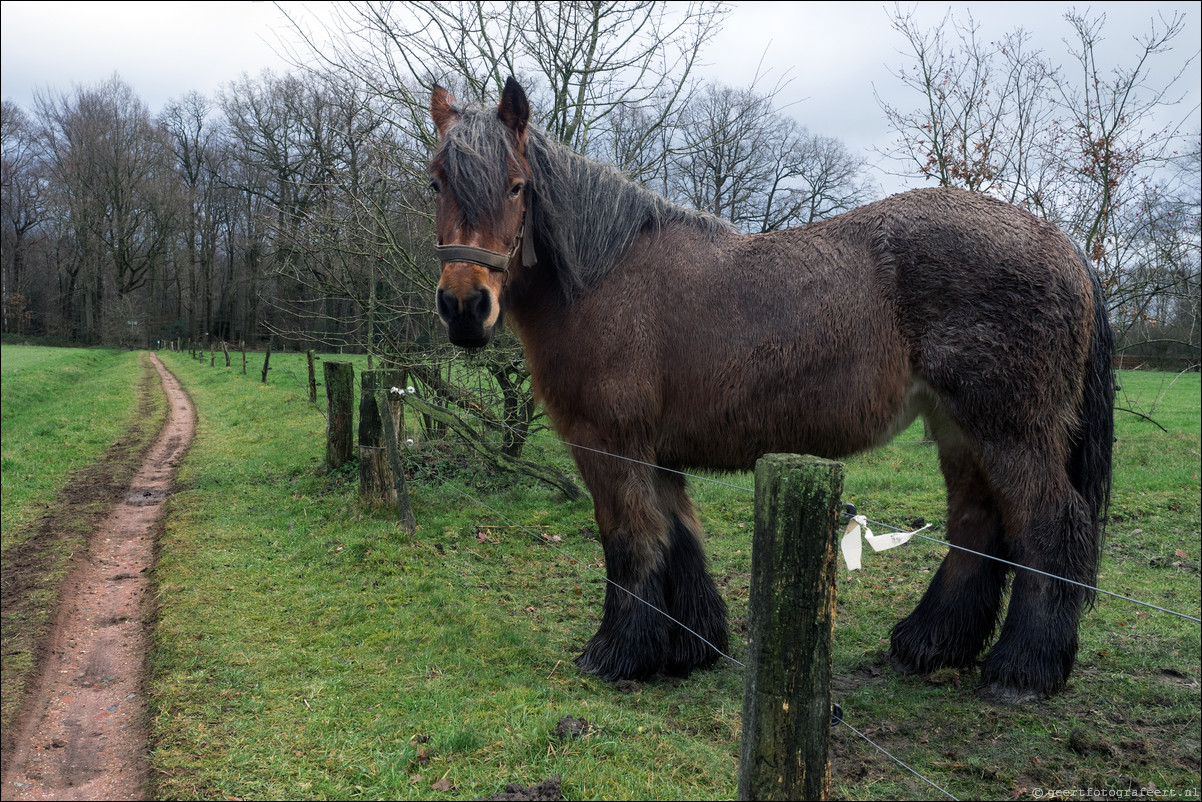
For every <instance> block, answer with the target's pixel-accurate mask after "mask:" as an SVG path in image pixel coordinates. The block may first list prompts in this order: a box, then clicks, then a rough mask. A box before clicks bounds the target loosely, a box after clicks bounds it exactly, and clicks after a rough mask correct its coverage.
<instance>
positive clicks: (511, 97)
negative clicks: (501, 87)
mask: <svg viewBox="0 0 1202 802" xmlns="http://www.w3.org/2000/svg"><path fill="white" fill-rule="evenodd" d="M497 116H498V117H500V118H501V122H503V123H505V127H507V128H508V129H509V130H510V131H513V136H514V138H515V139H517V141H518V144H519V145H521V144H522V143H523V142H525V140H526V125H527V124H528V123H529V122H530V103H529V101H527V100H526V92H525V91H524V90H523V89H522V86H521V84H519V83H518V82H517V81H516V80H514V77H513V76H512V75H511V76H509V79H508V80H507V81H505V91H503V92H502V93H501V103H500V105H498V106H497Z"/></svg>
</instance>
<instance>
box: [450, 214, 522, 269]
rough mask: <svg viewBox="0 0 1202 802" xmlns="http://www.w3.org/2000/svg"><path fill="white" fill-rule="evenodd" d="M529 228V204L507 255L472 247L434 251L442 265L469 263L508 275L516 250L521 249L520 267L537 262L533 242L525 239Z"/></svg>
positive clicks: (462, 246)
mask: <svg viewBox="0 0 1202 802" xmlns="http://www.w3.org/2000/svg"><path fill="white" fill-rule="evenodd" d="M529 227H530V204H529V203H527V204H526V212H525V214H524V215H523V217H522V226H521V228H519V229H518V233H517V236H516V237H514V240H513V247H512V248H510V249H509V253H502V252H500V251H490V250H488V249H487V248H477V247H475V246H474V245H435V246H434V251H435V253H437V254H438V259H439V261H440V262H442V263H443V264H444V265H445V264H447V263H448V262H470V263H471V264H474V265H480V266H481V267H487V268H488V269H489V270H492V271H493V272H494V273H508V272H509V266H510V265H511V264H513V257H514V256H515V255H517V252H518V248H521V249H522V267H533V266H534V265H535V263H536V262H537V261H538V259H537V257H536V256H535V255H534V242H533V240H532V239H531V238H529V237H527V236H526V235H525V234H526V229H527V228H529Z"/></svg>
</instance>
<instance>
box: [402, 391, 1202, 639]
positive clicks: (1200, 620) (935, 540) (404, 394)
mask: <svg viewBox="0 0 1202 802" xmlns="http://www.w3.org/2000/svg"><path fill="white" fill-rule="evenodd" d="M392 392H394V393H396V394H398V395H400V396H401V397H402V398H404V397H407V396H409V395H413V394H414V393H413V392H412V388H408V389H406V390H402V389H401V388H399V387H393V388H392ZM422 403H425V404H429V405H430V406H432V407H435V408H437V409H439V410H441V411H443V412H449V413H461V414H463V415H465V416H466V417H470V418H475V419H476V420H478V421H480V422H482V423H486V424H493V425H496V421H488V420H486V419H484V418H481V417H479V416H477V415H474V414H473V413H471V412H467V411H466V410H462V409H459V408H455V409H453V410H452V409H450V408H448V407H445V406H441V405H439V404H435V403H433V402H432V401H427V400H425V399H422ZM528 436H529V437H533V438H537V439H539V440H545V441H548V442H552V443H558V444H560V445H562V446H566V447H569V448H577V449H581V450H583V451H590V452H592V453H595V454H603V455H605V456H608V457H612V458H614V459H618V460H624V461H626V462H632V463H635V464H637V465H643V466H646V467H648V468H654V469H656V470H660V471H665V472H668V473H674V474H677V475H679V476H684V477H686V478H688V479H695V480H697V481H699V482H708V483H710V484H714V485H720V486H722V487H728V488H732V489H734V490H742V491H743V492H745V493H752V494H754V493H755V488H751V487H745V486H743V485H738V484H734V483H732V482H724V481H722V480H720V479H714V478H712V477H709V476H703V475H701V474H697V473H689V472H687V471H680V470H676V469H674V468H665V467H663V466H662V465H656V464H655V463H653V462H645V461H643V460H640V459H635V458H634V457H626V456H622V455H621V454H612V453H610V452H608V451H603V450H601V449H597V448H591V447H589V446H582V445H578V444H576V443H570V442H568V441H566V440H561V439H559V438H557V437H552V436H550V435H544V434H538V433H532V434H529V435H528ZM1155 439H1181V438H1155ZM903 442H923V441H917V440H915V441H903ZM867 520H869V521H870V522H871V523H873V524H876V525H877V526H884V527H888V528H889V529H891V530H893V531H894V532H901V533H908V534H912V535H913V536H914V537H919V538H922V539H923V540H929V541H930V542H932V543H938V544H939V545H941V546H946V547H947V548H949V549H959V550H960V551H965V552H968V553H969V554H974V555H976V556H978V557H984V558H986V559H989V560H996V561H997V562H1001V563H1005V564H1006V565H1009V566H1011V567H1013V568H1021V569H1023V570H1025V571H1032V572H1034V573H1037V574H1041V575H1043V576H1046V577H1049V578H1051V579H1058V580H1060V581H1062V582H1068V583H1070V584H1073V585H1078V586H1080V587H1082V588H1085V589H1086V590H1091V591H1094V592H1097V593H1102V594H1104V595H1107V596H1113V597H1114V598H1116V599H1123V600H1124V601H1129V602H1132V603H1134V604H1140V605H1143V606H1144V607H1150V608H1152V609H1154V610H1159V611H1161V612H1164V613H1168V614H1170V615H1175V616H1177V617H1179V618H1184V619H1186V620H1187V621H1193V622H1195V623H1200V624H1202V618H1197V617H1195V616H1192V615H1188V614H1186V613H1181V612H1177V611H1175V610H1170V609H1168V608H1165V607H1160V606H1159V605H1155V604H1152V603H1150V602H1145V601H1140V600H1139V599H1135V598H1132V597H1130V596H1124V595H1122V594H1121V593H1114V592H1113V591H1109V590H1103V589H1102V588H1098V587H1094V586H1093V585H1089V584H1086V583H1084V582H1078V581H1077V580H1075V579H1069V578H1067V577H1063V576H1057V575H1056V574H1051V573H1048V572H1047V571H1041V570H1039V569H1038V568H1032V567H1030V566H1028V565H1022V564H1021V563H1016V562H1011V561H1010V560H1004V559H1002V558H1001V557H997V556H994V555H992V554H985V553H983V552H979V551H974V550H972V549H969V548H966V547H964V546H959V545H956V544H955V543H951V542H949V541H947V540H940V539H939V538H934V537H930V536H928V535H923V534H919V533H917V532H910V531H909V530H907V529H905V528H903V527H899V526H894V525H893V524H889V523H885V522H882V521H873V520H871V519H867ZM607 581H608V580H607ZM623 590H625V588H623ZM626 592H627V593H629V591H626ZM644 603H646V602H644ZM698 637H700V636H698Z"/></svg>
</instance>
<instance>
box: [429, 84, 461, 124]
mask: <svg viewBox="0 0 1202 802" xmlns="http://www.w3.org/2000/svg"><path fill="white" fill-rule="evenodd" d="M430 119H432V120H434V127H435V128H436V129H438V135H439V136H442V135H443V134H445V133H446V132H447V129H448V128H450V127H451V126H452V125H454V124H455V121H456V120H458V119H459V112H458V110H456V108H455V98H453V97H451V93H450V92H448V91H447V90H445V89H443V88H442V87H441V86H439V85H438V84H435V85H434V91H433V92H432V93H431V94H430Z"/></svg>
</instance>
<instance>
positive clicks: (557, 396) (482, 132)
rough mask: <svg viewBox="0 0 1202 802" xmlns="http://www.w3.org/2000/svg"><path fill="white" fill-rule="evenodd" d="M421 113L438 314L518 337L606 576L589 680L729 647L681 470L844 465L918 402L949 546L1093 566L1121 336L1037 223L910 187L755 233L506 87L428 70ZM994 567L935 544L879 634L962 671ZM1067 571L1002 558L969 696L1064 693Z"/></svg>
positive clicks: (921, 665)
mask: <svg viewBox="0 0 1202 802" xmlns="http://www.w3.org/2000/svg"><path fill="white" fill-rule="evenodd" d="M430 114H431V118H432V120H433V123H434V126H435V129H436V131H437V134H438V137H439V141H438V144H437V146H436V148H435V150H434V152H433V156H432V158H431V161H430V163H429V176H430V179H431V188H432V190H433V191H434V192H435V193H436V200H435V204H436V214H435V218H436V228H437V237H438V244H437V245H436V248H437V252H438V256H439V259H440V261H441V265H442V273H441V278H440V280H439V284H438V288H437V291H436V296H435V306H436V308H437V312H438V315H439V317H440V318H441V319H442V321H443V322H444V323H445V325H446V330H447V334H448V337H449V339H450V341H451V342H452V343H454V344H456V345H459V346H463V347H466V348H480V347H483V346H485V345H487V344H488V343H489V341H490V340H491V338H492V336H493V335H494V334H495V333H496V332H497V331H498V330H499V328H500V327H501V326H502V325H505V326H509V327H511V328H512V329H513V330H514V331H515V333H516V335H517V337H518V338H519V339H520V341H521V343H522V346H523V349H524V352H525V358H526V362H527V367H528V370H529V372H530V377H531V382H532V385H533V388H534V390H535V392H536V394H537V397H538V398H539V399H540V401H541V403H542V404H543V405H544V408H545V410H546V412H547V414H548V415H549V417H550V420H551V422H552V424H553V426H554V427H555V429H556V430H557V432H558V433H559V434H560V436H561V437H562V438H563V440H564V441H565V442H567V443H569V444H571V445H570V449H571V451H572V456H573V458H574V459H575V462H576V465H577V467H578V468H579V471H580V474H581V477H582V478H583V480H584V482H585V485H586V486H587V488H588V490H589V492H590V494H591V496H592V498H593V505H594V512H595V517H596V522H597V527H598V531H599V536H600V540H601V543H602V546H603V550H604V557H605V565H606V570H607V575H608V578H609V579H610V580H611V582H609V583H607V589H606V594H605V601H604V606H603V612H602V619H601V623H600V626H599V628H598V629H597V632H596V634H595V635H593V637H592V638H591V639H590V640H589V641H588V643H587V644H586V645H585V647H584V650H583V653H582V654H581V655H580V656H579V657H578V658H577V659H576V662H577V665H578V666H579V667H580V668H581V669H582V670H583V671H585V672H589V673H592V674H595V675H597V676H599V677H601V678H603V679H606V680H623V679H632V680H639V679H645V678H648V677H652V676H655V675H658V674H666V675H687V674H688V673H689V672H690V671H691V670H693V669H696V668H703V667H707V666H710V665H712V664H713V662H714V661H715V659H716V658H717V657H718V656H719V652H720V651H725V650H726V648H727V641H728V635H727V610H726V605H725V603H724V601H723V599H722V597H721V596H720V595H719V593H718V590H717V587H716V586H715V584H714V581H713V579H712V578H711V576H710V574H709V569H708V563H707V558H706V555H705V552H704V550H703V546H702V543H701V535H702V531H701V525H700V523H699V521H698V517H697V513H696V511H695V508H694V505H693V502H692V501H691V500H690V497H689V495H688V493H687V487H686V481H685V478H684V477H683V475H682V473H681V471H684V470H686V469H698V468H701V469H717V470H724V471H734V470H747V469H750V468H751V467H753V465H754V463H755V461H756V460H757V459H758V458H759V457H760V456H762V455H763V454H765V453H769V452H799V453H809V454H813V455H817V456H822V457H827V458H839V457H843V456H846V455H849V454H853V453H856V452H859V451H863V450H865V449H870V448H872V447H874V446H878V445H880V444H883V443H885V442H887V441H888V440H890V438H892V437H893V436H894V435H895V434H896V433H898V432H900V431H901V430H903V429H904V428H905V427H906V426H907V425H908V424H909V423H911V422H912V421H913V420H914V419H915V418H916V416H918V415H922V416H924V417H925V419H926V421H927V423H928V425H929V429H930V432H931V433H932V436H933V439H934V441H935V442H936V444H937V447H938V454H939V463H940V468H941V471H942V473H943V477H944V479H945V482H946V486H947V538H948V540H949V541H950V542H951V543H953V544H955V545H957V546H962V547H965V548H967V549H971V550H972V551H974V552H978V553H979V554H980V555H988V556H992V557H999V558H1002V559H1005V560H1008V561H1010V562H1013V563H1017V564H1019V565H1022V566H1029V567H1031V568H1034V569H1037V570H1038V571H1042V572H1046V573H1047V574H1052V575H1056V576H1061V577H1066V578H1068V579H1071V580H1074V581H1075V582H1078V583H1082V585H1091V584H1092V583H1093V580H1094V578H1095V577H1096V573H1097V566H1098V559H1099V551H1100V544H1101V538H1102V532H1103V526H1104V521H1105V516H1106V510H1107V506H1108V504H1109V497H1110V480H1111V449H1112V443H1113V407H1114V377H1113V372H1112V367H1111V362H1112V355H1113V351H1114V345H1113V338H1112V334H1111V331H1110V326H1109V322H1108V318H1107V312H1106V307H1105V304H1104V299H1103V295H1102V288H1101V285H1100V283H1099V281H1098V278H1097V275H1096V273H1095V272H1094V271H1093V269H1092V268H1091V267H1090V265H1089V263H1088V261H1087V260H1086V258H1085V256H1084V254H1083V253H1082V252H1081V250H1080V249H1079V248H1078V247H1076V246H1075V245H1074V244H1073V243H1072V242H1071V241H1070V240H1069V239H1068V238H1067V237H1066V236H1065V235H1064V234H1063V233H1062V232H1061V231H1060V230H1059V229H1058V228H1057V227H1055V226H1054V225H1051V224H1049V223H1047V222H1045V221H1043V220H1040V219H1039V218H1037V217H1035V216H1034V215H1032V214H1030V213H1028V212H1026V211H1024V210H1021V209H1019V208H1017V207H1014V206H1011V205H1009V204H1006V203H1003V202H1001V201H998V200H995V199H992V198H990V197H987V196H985V195H983V194H978V193H970V192H966V191H963V190H958V189H953V188H923V189H917V190H913V191H910V192H906V193H902V194H898V195H894V196H891V197H888V198H886V199H884V200H880V201H876V202H873V203H869V204H867V205H864V206H861V207H859V208H856V209H853V210H851V211H848V212H845V213H842V214H840V215H837V216H834V217H832V218H828V219H825V220H822V221H819V222H814V223H810V224H808V225H805V226H801V227H798V228H793V229H787V230H780V231H771V232H768V233H761V234H754V235H748V234H743V233H740V232H738V231H737V230H735V229H734V228H733V227H732V226H731V225H729V224H728V223H726V222H724V221H722V220H720V219H718V218H716V217H714V216H711V215H708V214H704V213H700V212H697V211H694V210H689V209H686V208H683V207H681V206H679V205H676V204H673V203H671V202H669V201H667V200H665V199H664V198H662V197H660V196H658V195H656V194H655V193H653V192H651V191H649V190H647V189H645V188H643V187H641V186H640V185H638V184H636V183H635V182H633V181H632V180H630V179H628V178H626V177H625V176H623V175H622V174H621V173H620V172H619V171H617V170H616V169H614V168H613V167H612V166H609V165H606V164H604V163H601V162H597V161H594V160H590V159H587V158H585V157H583V156H581V155H579V154H576V153H574V152H572V151H571V150H569V149H568V148H566V147H564V146H562V145H560V144H558V143H556V142H554V141H552V140H551V139H550V138H548V136H547V135H546V134H545V133H544V132H543V131H541V130H540V129H539V128H538V127H537V126H536V125H532V124H531V122H530V105H529V101H528V100H527V97H526V94H525V92H524V91H523V89H522V87H521V86H520V85H519V84H518V82H517V81H515V80H514V79H513V78H512V77H511V78H510V79H509V80H508V81H507V82H506V85H505V87H504V90H503V92H502V94H501V97H500V101H499V103H498V105H497V106H496V107H495V108H493V107H485V108H480V107H475V106H468V105H463V106H461V105H459V104H457V102H456V101H455V99H454V98H453V97H452V96H451V95H450V94H449V93H448V92H447V91H446V90H445V89H443V88H441V87H435V88H434V89H433V92H432V95H431V99H430ZM660 467H662V468H667V469H671V470H669V471H664V470H660V469H659V468H660ZM1009 573H1010V570H1009V567H1008V566H1007V565H1006V564H1005V563H1003V562H999V561H997V560H993V559H988V557H987V556H978V554H973V553H971V552H967V551H962V550H959V549H951V550H949V553H948V554H947V555H946V557H945V558H944V559H943V562H942V564H941V565H940V567H939V569H938V571H937V572H936V573H935V575H934V577H933V578H932V580H931V583H930V585H929V587H928V588H927V590H926V592H925V593H924V595H923V596H922V599H921V600H920V602H919V603H918V606H917V607H916V608H915V609H914V610H913V612H911V613H910V614H909V615H908V616H906V617H905V618H904V619H902V620H901V621H899V622H898V623H897V624H896V626H895V627H894V628H893V630H892V633H891V643H890V660H891V663H892V665H893V666H894V667H895V668H896V669H897V670H898V671H900V672H902V673H904V674H925V673H929V672H931V671H934V670H936V669H939V668H943V667H960V668H969V667H972V666H975V665H976V664H977V660H978V658H979V656H980V655H981V652H982V651H983V650H984V649H985V647H986V645H987V643H989V642H990V641H991V640H992V639H993V638H994V635H995V634H997V625H998V621H999V620H1000V619H1001V609H1002V600H1003V595H1004V591H1005V589H1006V586H1007V584H1008V582H1010V579H1009ZM1082 585H1077V584H1070V583H1066V582H1061V581H1059V580H1057V579H1054V578H1050V577H1048V576H1046V575H1044V574H1040V573H1035V572H1032V571H1025V570H1019V571H1016V572H1014V575H1013V580H1012V583H1010V602H1009V606H1008V609H1007V611H1006V615H1005V618H1004V622H1003V623H1002V626H1001V631H1000V634H997V637H996V640H993V641H992V645H991V646H990V648H989V649H988V651H987V654H986V655H985V657H984V659H983V661H982V662H981V674H980V683H979V685H978V688H977V690H978V693H979V695H980V696H981V697H982V698H984V699H987V700H993V701H997V702H1020V701H1026V700H1032V699H1039V698H1044V697H1046V696H1047V695H1050V694H1053V693H1055V692H1057V691H1059V690H1061V689H1062V688H1063V687H1064V685H1065V683H1066V682H1067V680H1068V677H1069V674H1070V672H1071V669H1072V666H1073V662H1074V660H1075V657H1076V652H1077V629H1078V623H1079V620H1080V617H1081V614H1082V612H1083V609H1084V607H1085V605H1086V604H1091V603H1092V600H1093V599H1092V596H1091V595H1090V594H1091V591H1088V590H1086V589H1085V588H1083V587H1082ZM626 591H629V593H627V592H626ZM631 594H634V595H631ZM634 596H638V597H639V598H641V599H642V600H645V601H646V602H648V603H649V604H651V605H654V606H655V607H656V608H659V609H660V610H663V611H666V612H667V613H668V614H669V616H670V619H669V618H666V617H664V616H661V615H660V614H659V613H658V612H656V611H655V610H653V609H652V608H651V607H650V606H647V605H645V604H644V603H643V602H642V601H638V600H636V599H635V598H634Z"/></svg>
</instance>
